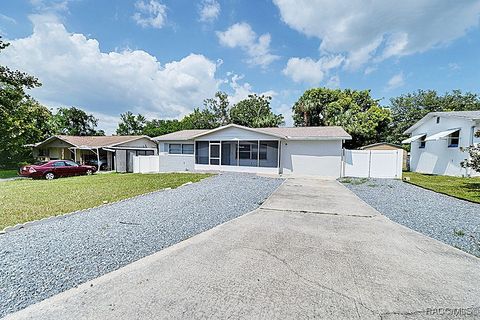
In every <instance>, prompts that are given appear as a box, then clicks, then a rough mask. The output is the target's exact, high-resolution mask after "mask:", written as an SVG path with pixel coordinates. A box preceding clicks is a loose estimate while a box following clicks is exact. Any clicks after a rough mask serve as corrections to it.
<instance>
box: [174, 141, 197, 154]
mask: <svg viewBox="0 0 480 320" xmlns="http://www.w3.org/2000/svg"><path fill="white" fill-rule="evenodd" d="M168 153H169V154H193V144H190V143H189V144H181V143H170V144H169V145H168Z"/></svg>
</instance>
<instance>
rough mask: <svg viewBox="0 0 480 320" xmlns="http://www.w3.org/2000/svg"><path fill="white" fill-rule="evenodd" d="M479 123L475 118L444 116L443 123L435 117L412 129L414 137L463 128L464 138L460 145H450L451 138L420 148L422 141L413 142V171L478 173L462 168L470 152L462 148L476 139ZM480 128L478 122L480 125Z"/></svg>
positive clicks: (411, 161) (411, 150)
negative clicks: (475, 128)
mask: <svg viewBox="0 0 480 320" xmlns="http://www.w3.org/2000/svg"><path fill="white" fill-rule="evenodd" d="M474 126H476V124H475V122H474V121H471V120H467V119H459V118H453V117H441V118H440V123H437V122H436V117H432V118H431V119H429V120H428V121H426V122H425V123H423V124H422V125H421V126H419V127H418V128H416V129H415V130H414V131H413V132H412V136H414V135H418V134H427V137H428V136H431V135H433V134H436V133H438V132H441V131H445V130H449V129H455V128H459V129H460V140H459V145H458V147H448V138H447V137H445V138H442V139H439V140H436V141H427V142H426V144H425V148H420V141H419V140H417V141H414V142H412V143H411V149H410V170H411V171H413V172H419V173H427V174H438V175H449V176H466V175H472V176H478V175H480V173H478V172H475V171H472V170H470V169H465V168H462V166H461V165H460V163H461V162H462V161H464V160H465V159H466V158H467V157H468V153H467V152H465V151H462V150H461V149H462V148H465V147H468V146H469V145H471V143H472V142H475V141H476V140H475V139H473V132H474V130H473V129H472V127H474ZM477 128H478V124H477Z"/></svg>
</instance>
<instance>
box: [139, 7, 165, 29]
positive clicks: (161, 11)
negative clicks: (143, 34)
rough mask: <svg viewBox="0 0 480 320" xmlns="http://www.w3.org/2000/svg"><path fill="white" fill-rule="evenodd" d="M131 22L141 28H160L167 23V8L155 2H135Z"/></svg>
mask: <svg viewBox="0 0 480 320" xmlns="http://www.w3.org/2000/svg"><path fill="white" fill-rule="evenodd" d="M135 9H136V10H137V11H136V12H135V14H134V15H133V20H135V22H136V23H137V24H138V25H140V26H142V27H143V28H148V27H152V28H157V29H160V28H162V27H163V26H164V25H165V23H166V21H167V6H166V5H164V4H162V3H161V2H159V1H156V0H150V1H143V0H139V1H137V2H135Z"/></svg>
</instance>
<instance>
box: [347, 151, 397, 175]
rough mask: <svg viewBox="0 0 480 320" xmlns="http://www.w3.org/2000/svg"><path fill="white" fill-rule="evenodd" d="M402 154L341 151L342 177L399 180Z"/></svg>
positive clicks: (395, 152) (394, 152) (393, 152)
mask: <svg viewBox="0 0 480 320" xmlns="http://www.w3.org/2000/svg"><path fill="white" fill-rule="evenodd" d="M403 152H404V151H403V150H347V149H343V157H342V159H343V161H342V176H343V177H358V178H390V179H401V178H402V164H403Z"/></svg>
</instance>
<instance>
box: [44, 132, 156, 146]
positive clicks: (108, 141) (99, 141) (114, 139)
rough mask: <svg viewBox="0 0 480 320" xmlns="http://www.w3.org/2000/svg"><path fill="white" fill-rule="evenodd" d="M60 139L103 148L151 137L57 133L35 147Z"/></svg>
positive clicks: (73, 143)
mask: <svg viewBox="0 0 480 320" xmlns="http://www.w3.org/2000/svg"><path fill="white" fill-rule="evenodd" d="M55 138H57V139H60V140H63V141H65V142H67V143H69V144H71V145H72V146H74V147H84V148H85V147H86V148H102V147H113V146H116V145H119V144H122V143H126V142H129V141H135V140H138V139H141V138H147V139H150V137H148V136H67V135H55V136H51V137H50V138H48V139H47V140H45V141H42V142H39V143H36V144H35V147H39V146H41V145H43V144H45V143H47V142H50V141H52V140H53V139H55Z"/></svg>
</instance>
